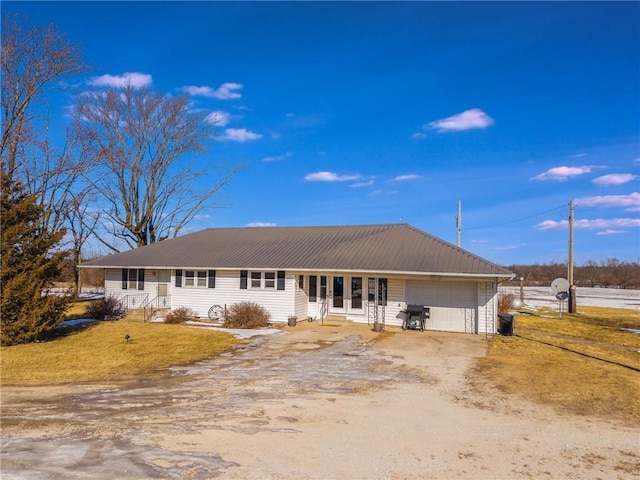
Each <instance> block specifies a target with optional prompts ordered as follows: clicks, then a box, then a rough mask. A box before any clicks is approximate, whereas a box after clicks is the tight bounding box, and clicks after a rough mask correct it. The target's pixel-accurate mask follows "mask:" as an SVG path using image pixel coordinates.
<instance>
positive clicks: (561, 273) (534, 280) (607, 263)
mask: <svg viewBox="0 0 640 480" xmlns="http://www.w3.org/2000/svg"><path fill="white" fill-rule="evenodd" d="M505 268H507V269H509V270H511V271H512V272H513V273H515V274H516V276H515V278H514V279H513V280H511V282H510V284H511V285H519V284H520V278H522V279H523V280H522V281H523V284H524V285H525V286H539V285H551V282H552V281H553V280H555V279H556V278H567V264H566V263H557V262H551V263H547V264H537V263H536V264H533V265H510V266H508V267H505ZM573 279H574V283H575V284H576V286H578V287H602V288H635V289H640V262H625V261H620V260H618V259H617V258H609V259H607V260H603V261H602V262H600V263H598V262H595V261H592V260H590V261H588V262H586V263H584V264H583V265H575V266H574V267H573Z"/></svg>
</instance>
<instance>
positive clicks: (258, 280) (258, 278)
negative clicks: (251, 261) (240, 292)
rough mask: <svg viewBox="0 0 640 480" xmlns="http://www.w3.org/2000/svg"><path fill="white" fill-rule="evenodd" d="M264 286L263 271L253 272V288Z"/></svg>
mask: <svg viewBox="0 0 640 480" xmlns="http://www.w3.org/2000/svg"><path fill="white" fill-rule="evenodd" d="M261 286H262V272H251V288H260V287H261Z"/></svg>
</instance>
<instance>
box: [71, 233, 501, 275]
mask: <svg viewBox="0 0 640 480" xmlns="http://www.w3.org/2000/svg"><path fill="white" fill-rule="evenodd" d="M81 267H85V268H90V267H94V268H123V267H124V268H194V269H216V268H217V269H242V270H245V269H246V270H250V269H273V270H316V271H323V270H324V271H361V272H387V273H412V274H435V275H471V276H490V277H511V276H513V274H512V273H511V272H510V271H508V270H507V269H505V268H502V267H500V266H499V265H496V264H494V263H491V262H489V261H487V260H485V259H483V258H481V257H478V256H477V255H474V254H472V253H470V252H468V251H466V250H463V249H461V248H459V247H457V246H455V245H452V244H450V243H448V242H445V241H443V240H440V239H439V238H436V237H434V236H433V235H430V234H428V233H426V232H423V231H421V230H419V229H417V228H415V227H413V226H411V225H408V224H385V225H350V226H322V227H246V228H209V229H206V230H201V231H199V232H195V233H191V234H188V235H184V236H181V237H176V238H173V239H170V240H165V241H163V242H160V243H155V244H152V245H147V246H144V247H140V248H136V249H134V250H129V251H127V252H122V253H117V254H112V255H108V256H105V257H102V258H98V259H95V260H91V261H88V262H85V263H83V264H82V265H81Z"/></svg>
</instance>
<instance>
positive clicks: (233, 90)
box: [180, 82, 244, 100]
mask: <svg viewBox="0 0 640 480" xmlns="http://www.w3.org/2000/svg"><path fill="white" fill-rule="evenodd" d="M243 87H244V85H242V84H241V83H233V82H227V83H223V84H222V85H220V86H219V87H218V88H215V89H214V88H211V87H207V86H202V87H197V86H195V85H187V86H184V87H182V88H180V90H181V91H182V92H185V93H187V94H189V95H191V96H192V97H207V98H217V99H218V100H235V99H237V98H241V97H242V95H241V94H240V93H238V92H237V90H241V89H242V88H243Z"/></svg>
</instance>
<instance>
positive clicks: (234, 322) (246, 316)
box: [222, 302, 271, 328]
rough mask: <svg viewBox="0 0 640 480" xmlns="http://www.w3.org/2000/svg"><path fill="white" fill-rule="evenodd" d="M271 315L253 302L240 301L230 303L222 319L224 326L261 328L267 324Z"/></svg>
mask: <svg viewBox="0 0 640 480" xmlns="http://www.w3.org/2000/svg"><path fill="white" fill-rule="evenodd" d="M270 319H271V315H270V314H269V312H267V311H266V310H265V309H264V308H263V307H261V306H260V305H258V304H257V303H255V302H240V303H235V304H233V305H231V307H230V308H229V310H228V311H227V316H226V317H225V319H224V323H223V324H222V326H223V327H226V328H262V327H266V326H267V325H268V324H269V320H270Z"/></svg>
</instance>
